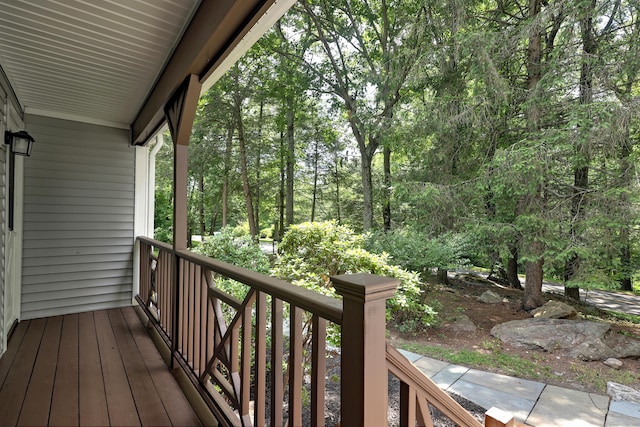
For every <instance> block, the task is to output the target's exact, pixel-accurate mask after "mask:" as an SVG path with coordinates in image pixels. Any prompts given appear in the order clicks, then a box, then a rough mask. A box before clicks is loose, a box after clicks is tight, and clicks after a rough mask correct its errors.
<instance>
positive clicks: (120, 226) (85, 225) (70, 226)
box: [30, 220, 131, 231]
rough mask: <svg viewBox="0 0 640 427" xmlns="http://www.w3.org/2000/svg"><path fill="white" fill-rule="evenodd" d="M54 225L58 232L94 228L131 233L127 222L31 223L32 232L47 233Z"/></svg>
mask: <svg viewBox="0 0 640 427" xmlns="http://www.w3.org/2000/svg"><path fill="white" fill-rule="evenodd" d="M52 225H55V229H56V230H58V231H83V230H91V229H93V227H94V226H97V227H99V228H100V229H102V230H109V231H120V230H127V231H130V230H131V228H130V224H128V223H127V222H102V221H101V222H98V221H96V222H92V221H88V220H87V221H83V222H66V221H65V222H57V223H55V222H36V221H34V222H32V223H31V227H30V229H31V231H47V230H51V228H52Z"/></svg>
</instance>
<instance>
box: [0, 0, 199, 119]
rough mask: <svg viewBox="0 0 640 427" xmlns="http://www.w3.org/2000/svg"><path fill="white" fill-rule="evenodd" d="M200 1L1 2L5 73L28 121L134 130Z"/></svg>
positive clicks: (0, 45)
mask: <svg viewBox="0 0 640 427" xmlns="http://www.w3.org/2000/svg"><path fill="white" fill-rule="evenodd" d="M199 3H200V0H136V1H131V0H115V1H108V2H107V1H99V2H95V1H61V2H60V1H46V2H45V1H36V2H31V1H16V0H0V34H1V37H0V66H1V67H2V69H3V70H4V72H5V73H6V75H7V77H8V79H9V81H10V83H11V85H12V86H13V89H14V91H15V93H16V96H17V98H18V100H19V102H20V103H21V105H22V108H23V110H24V111H25V112H27V113H33V114H41V115H46V116H52V117H59V118H67V119H72V120H78V121H86V122H94V123H98V124H107V125H111V126H120V127H125V128H128V127H129V125H130V124H131V123H132V122H133V120H134V119H135V117H136V116H137V114H138V112H139V111H140V109H141V107H142V105H143V103H144V101H145V99H146V98H147V96H148V95H149V93H150V92H151V90H152V88H153V85H154V82H156V81H157V79H158V78H159V76H160V73H161V71H162V69H163V66H164V65H165V64H166V63H167V61H168V58H169V57H170V55H171V53H172V52H173V50H174V48H175V46H176V45H177V43H178V41H179V38H180V36H181V35H182V33H183V31H184V29H185V27H186V25H187V24H188V23H189V21H190V19H191V17H192V15H193V13H194V11H195V10H196V8H197V7H198V5H199Z"/></svg>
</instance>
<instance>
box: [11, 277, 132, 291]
mask: <svg viewBox="0 0 640 427" xmlns="http://www.w3.org/2000/svg"><path fill="white" fill-rule="evenodd" d="M122 277H125V276H122ZM122 277H105V278H101V279H95V278H94V279H93V284H94V286H95V287H103V286H117V285H119V284H121V283H122ZM86 287H87V286H86V281H84V280H71V281H66V282H52V283H49V282H45V283H31V284H30V286H29V287H28V288H27V291H25V292H23V295H28V294H30V293H34V294H35V293H40V292H47V291H67V290H73V289H83V288H86Z"/></svg>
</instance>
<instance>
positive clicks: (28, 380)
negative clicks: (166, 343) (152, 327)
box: [0, 307, 201, 426]
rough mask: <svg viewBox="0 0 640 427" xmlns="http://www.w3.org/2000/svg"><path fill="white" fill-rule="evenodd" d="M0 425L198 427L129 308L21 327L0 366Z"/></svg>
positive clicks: (156, 350) (172, 378)
mask: <svg viewBox="0 0 640 427" xmlns="http://www.w3.org/2000/svg"><path fill="white" fill-rule="evenodd" d="M0 402H2V404H0V425H3V426H13V425H39V426H45V425H52V426H55V425H57V426H74V425H75V426H77V425H82V426H105V425H127V426H134V425H141V426H161V425H184V426H187V425H188V426H193V425H201V422H200V420H199V418H198V416H197V415H196V413H195V412H194V410H193V409H192V407H191V405H190V403H189V401H188V400H187V398H186V397H185V395H184V394H183V392H182V390H181V389H180V386H179V384H178V381H177V380H176V378H175V377H174V375H173V374H172V372H171V371H170V370H169V367H168V366H167V364H166V363H165V361H164V359H163V358H162V356H161V354H160V353H159V352H158V349H157V348H156V346H155V345H154V342H153V341H152V339H151V337H150V336H149V334H148V333H147V331H146V330H145V327H144V325H143V323H142V322H141V321H140V318H139V316H138V315H137V314H136V312H135V309H134V308H133V307H126V308H116V309H109V310H100V311H94V312H85V313H80V314H68V315H65V316H55V317H49V318H41V319H34V320H25V321H22V322H20V323H19V324H18V326H17V327H16V328H15V330H14V332H13V334H12V336H11V338H10V340H9V346H8V349H7V352H6V353H5V354H4V355H3V356H2V358H1V359H0Z"/></svg>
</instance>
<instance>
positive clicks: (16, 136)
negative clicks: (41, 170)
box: [4, 130, 35, 157]
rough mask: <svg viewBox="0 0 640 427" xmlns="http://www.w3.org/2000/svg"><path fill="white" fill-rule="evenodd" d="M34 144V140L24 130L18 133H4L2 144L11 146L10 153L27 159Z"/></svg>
mask: <svg viewBox="0 0 640 427" xmlns="http://www.w3.org/2000/svg"><path fill="white" fill-rule="evenodd" d="M34 142H35V139H33V137H32V136H31V135H29V134H28V133H27V131H24V130H21V131H20V132H10V131H6V132H5V133H4V143H5V144H9V145H10V146H11V152H12V153H13V154H17V155H18V156H27V157H29V156H30V155H31V149H32V148H33V143H34Z"/></svg>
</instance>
